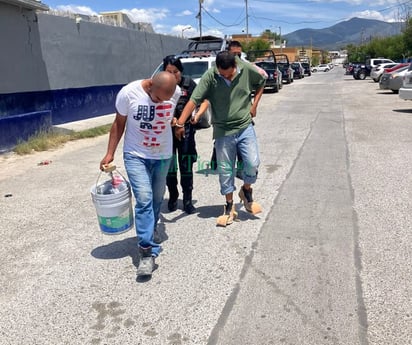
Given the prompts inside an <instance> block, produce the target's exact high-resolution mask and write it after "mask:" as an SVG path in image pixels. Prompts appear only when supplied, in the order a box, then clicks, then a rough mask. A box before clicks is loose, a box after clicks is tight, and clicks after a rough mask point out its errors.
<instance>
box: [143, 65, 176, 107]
mask: <svg viewBox="0 0 412 345" xmlns="http://www.w3.org/2000/svg"><path fill="white" fill-rule="evenodd" d="M148 81H149V83H150V87H149V90H148V94H149V95H150V98H151V99H152V101H153V102H155V103H159V102H164V101H167V100H169V99H170V98H172V96H173V94H174V93H175V91H176V78H175V76H174V75H173V74H171V73H169V72H159V73H157V74H156V75H154V76H153V78H152V79H150V80H148Z"/></svg>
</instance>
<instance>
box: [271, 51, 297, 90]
mask: <svg viewBox="0 0 412 345" xmlns="http://www.w3.org/2000/svg"><path fill="white" fill-rule="evenodd" d="M275 56H276V61H277V63H278V67H279V70H280V72H281V73H282V82H284V83H285V84H290V83H292V82H293V69H292V67H291V66H290V62H289V58H288V56H287V55H286V54H275Z"/></svg>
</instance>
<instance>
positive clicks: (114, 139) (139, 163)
mask: <svg viewBox="0 0 412 345" xmlns="http://www.w3.org/2000/svg"><path fill="white" fill-rule="evenodd" d="M180 96H181V90H180V88H179V86H177V85H176V78H175V77H174V76H173V75H172V74H170V73H168V72H160V73H158V74H156V75H155V76H154V77H153V78H152V79H143V80H137V81H133V82H131V83H129V84H127V85H126V86H124V87H123V88H122V89H121V90H120V91H119V93H118V95H117V98H116V118H115V120H114V122H113V125H112V127H111V130H110V136H109V144H108V148H107V152H106V155H105V156H104V158H103V159H102V161H101V162H100V169H101V170H103V169H104V167H105V166H107V165H108V164H109V163H111V162H112V161H113V159H114V154H115V152H116V148H117V145H118V144H119V141H120V139H121V138H122V136H123V133H124V131H125V129H126V133H125V138H124V144H123V159H124V164H125V168H126V171H127V175H128V178H129V181H130V185H131V187H132V190H133V194H134V196H135V199H136V206H135V227H136V232H137V237H138V246H139V254H140V261H139V266H138V268H137V275H138V277H143V276H151V274H152V271H153V269H154V258H155V257H157V256H158V255H159V253H160V245H159V244H158V243H156V242H155V241H154V238H153V237H154V231H155V229H156V225H157V222H158V220H159V214H160V207H161V204H162V201H163V194H164V192H165V187H166V176H167V173H168V170H169V165H170V161H171V158H172V143H173V141H172V139H173V136H172V135H173V134H172V129H171V125H174V124H175V121H176V119H175V118H174V117H173V113H174V110H175V107H176V104H177V101H178V99H179V97H180Z"/></svg>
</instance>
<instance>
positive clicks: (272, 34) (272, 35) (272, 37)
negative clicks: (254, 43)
mask: <svg viewBox="0 0 412 345" xmlns="http://www.w3.org/2000/svg"><path fill="white" fill-rule="evenodd" d="M260 37H262V38H266V39H270V40H275V41H277V40H279V39H280V36H279V34H277V33H276V32H273V31H270V30H269V29H266V30H265V31H263V32H262V33H261V34H260Z"/></svg>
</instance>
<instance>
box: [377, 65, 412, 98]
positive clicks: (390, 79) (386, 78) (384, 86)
mask: <svg viewBox="0 0 412 345" xmlns="http://www.w3.org/2000/svg"><path fill="white" fill-rule="evenodd" d="M408 69H409V66H405V67H402V68H398V69H397V70H395V71H393V72H391V73H384V74H383V75H382V77H381V80H380V82H379V88H380V89H381V90H392V92H393V93H398V92H399V89H400V88H401V87H402V85H403V77H404V75H405V74H406V72H407V71H408Z"/></svg>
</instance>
